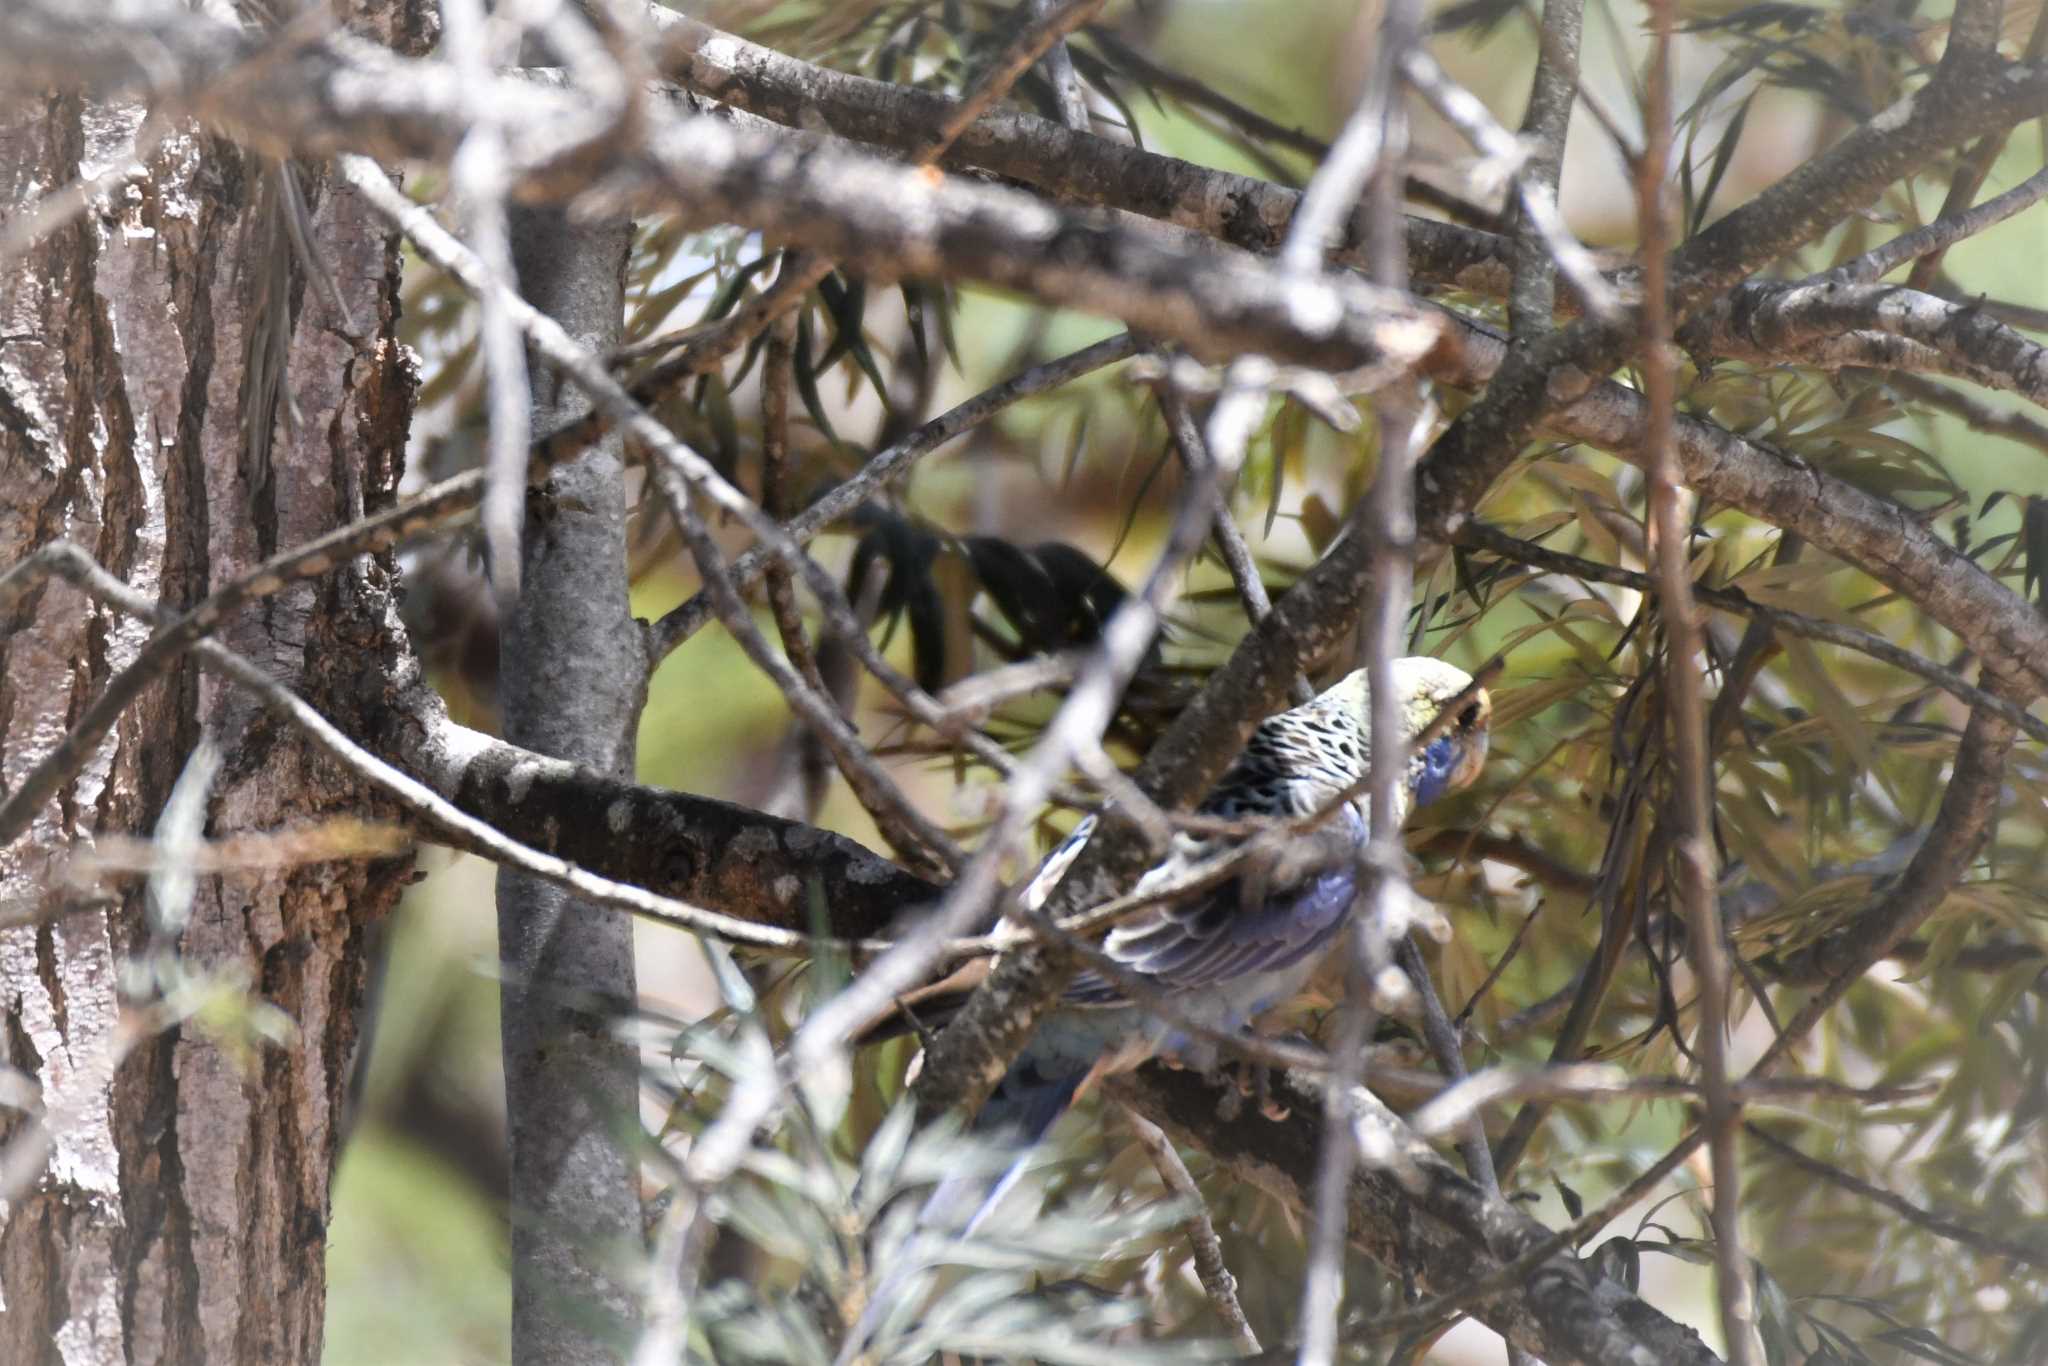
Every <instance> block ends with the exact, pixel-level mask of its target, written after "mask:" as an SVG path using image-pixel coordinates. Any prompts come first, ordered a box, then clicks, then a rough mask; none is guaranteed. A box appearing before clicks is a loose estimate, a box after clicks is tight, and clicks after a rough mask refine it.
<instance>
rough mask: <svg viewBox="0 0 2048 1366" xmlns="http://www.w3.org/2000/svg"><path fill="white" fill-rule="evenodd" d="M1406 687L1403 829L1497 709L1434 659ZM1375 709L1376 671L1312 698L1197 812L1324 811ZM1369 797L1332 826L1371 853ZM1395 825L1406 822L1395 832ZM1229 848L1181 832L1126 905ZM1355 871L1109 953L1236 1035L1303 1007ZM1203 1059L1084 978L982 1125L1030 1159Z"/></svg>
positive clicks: (1115, 946)
mask: <svg viewBox="0 0 2048 1366" xmlns="http://www.w3.org/2000/svg"><path fill="white" fill-rule="evenodd" d="M1392 672H1393V678H1394V682H1395V685H1396V686H1397V687H1398V688H1399V689H1400V699H1401V707H1400V715H1401V721H1402V732H1403V734H1402V739H1403V740H1404V742H1407V743H1408V744H1409V747H1410V748H1411V749H1412V750H1413V753H1411V755H1410V757H1409V762H1408V772H1407V774H1406V777H1405V781H1404V782H1403V783H1402V784H1401V786H1400V789H1399V796H1400V799H1401V801H1400V809H1399V810H1398V812H1397V813H1396V814H1397V817H1398V818H1399V821H1405V820H1406V818H1407V816H1408V814H1409V813H1410V812H1411V811H1412V810H1413V809H1414V808H1415V807H1418V806H1423V805H1426V804H1428V803H1429V802H1432V801H1435V800H1436V799H1437V798H1439V797H1441V796H1443V795H1444V794H1445V793H1448V792H1451V791H1454V790H1456V789H1458V788H1461V787H1464V786H1466V785H1467V784H1469V783H1471V782H1472V781H1473V780H1474V779H1475V778H1476V777H1477V776H1478V774H1479V771H1480V768H1481V766H1482V765H1483V764H1484V762H1485V759H1486V751H1487V743H1488V723H1489V721H1490V719H1491V716H1492V702H1491V700H1490V699H1489V698H1488V696H1487V693H1486V691H1485V689H1483V688H1475V687H1473V679H1472V677H1471V675H1469V674H1467V673H1466V672H1465V671H1464V670H1462V669H1460V668H1458V667H1456V666H1455V665H1452V664H1448V663H1445V662H1444V661H1442V660H1439V659H1433V658H1429V657H1426V656H1416V657H1410V658H1404V659H1396V660H1394V661H1393V668H1392ZM1454 702H1456V703H1459V706H1458V710H1457V713H1456V714H1455V715H1454V716H1451V717H1449V718H1447V721H1446V724H1444V725H1443V726H1441V727H1440V728H1439V729H1438V731H1437V733H1436V734H1435V735H1434V736H1433V737H1432V738H1431V739H1430V740H1429V741H1428V743H1426V744H1423V745H1421V746H1420V747H1416V746H1414V744H1413V742H1414V741H1415V739H1416V738H1417V737H1419V736H1420V735H1421V734H1422V733H1423V732H1424V731H1425V730H1427V729H1428V728H1429V727H1430V724H1431V723H1432V722H1433V721H1435V720H1436V719H1437V716H1438V713H1440V712H1441V711H1443V710H1444V708H1445V707H1447V706H1449V705H1451V704H1452V703H1454ZM1371 724H1372V699H1371V693H1370V691H1369V689H1368V686H1367V683H1366V672H1365V670H1363V669H1359V670H1357V671H1355V672H1353V673H1350V674H1348V675H1346V676H1345V677H1344V678H1343V679H1342V680H1340V681H1339V682H1337V683H1336V684H1335V685H1333V686H1332V687H1330V688H1329V689H1328V690H1327V691H1325V692H1323V693H1322V694H1320V695H1319V696H1317V697H1316V698H1314V699H1313V700H1311V701H1309V702H1305V703H1303V704H1302V705H1300V706H1297V707H1295V708H1293V709H1292V710H1290V711H1284V712H1280V713H1278V714H1277V715H1274V716H1271V717H1269V718H1267V719H1266V720H1265V721H1264V722H1262V723H1260V725H1259V726H1258V728H1257V729H1256V730H1254V731H1253V732H1252V735H1251V737H1250V739H1249V740H1248V741H1247V742H1246V744H1245V747H1244V750H1243V751H1242V752H1241V753H1240V754H1239V755H1238V756H1237V758H1236V759H1235V760H1233V761H1232V762H1231V764H1230V766H1229V768H1228V769H1226V770H1225V772H1224V774H1223V776H1222V778H1221V779H1219V780H1218V781H1217V783H1216V786H1215V787H1214V789H1212V790H1211V791H1210V793H1209V795H1208V796H1207V797H1206V798H1205V799H1204V800H1203V801H1202V802H1201V803H1200V805H1199V806H1197V807H1196V810H1197V812H1199V813H1200V814H1203V815H1207V816H1215V817H1220V818H1223V819H1225V820H1244V819H1247V818H1253V817H1269V818H1278V819H1282V820H1284V819H1290V818H1300V817H1306V816H1310V815H1313V814H1315V813H1317V812H1320V811H1324V810H1325V809H1326V808H1328V807H1329V806H1330V805H1331V804H1332V803H1333V802H1335V801H1336V800H1337V799H1338V798H1339V797H1340V796H1341V795H1343V794H1344V793H1345V792H1346V791H1348V790H1352V789H1354V788H1355V787H1356V785H1357V784H1359V783H1360V782H1361V781H1362V780H1363V779H1364V777H1365V775H1366V773H1367V771H1368V769H1369V768H1370V766H1371V762H1372V759H1371V755H1372V744H1371V736H1370V730H1371ZM1368 805H1369V803H1368V801H1367V800H1366V799H1365V798H1362V797H1361V798H1358V799H1356V800H1354V801H1351V802H1348V803H1346V805H1345V806H1344V808H1343V810H1341V811H1340V812H1338V813H1336V814H1335V815H1334V816H1333V817H1332V818H1331V820H1332V823H1333V824H1335V825H1336V826H1337V827H1338V830H1339V833H1340V838H1341V839H1342V840H1344V841H1345V842H1348V844H1349V845H1350V846H1351V847H1352V848H1354V849H1362V848H1363V847H1364V845H1365V842H1366V839H1367V837H1368V833H1369V829H1370V822H1369V820H1368V818H1367V816H1366V814H1365V812H1364V810H1363V808H1365V807H1367V806H1368ZM1099 822H1100V816H1099V815H1098V814H1091V815H1089V816H1087V817H1086V818H1084V819H1083V820H1082V821H1081V823H1080V824H1079V825H1078V826H1076V827H1075V829H1074V832H1073V833H1072V834H1071V835H1069V836H1068V837H1067V839H1066V840H1065V841H1064V842H1063V843H1061V844H1060V845H1059V846H1058V847H1057V848H1055V849H1054V850H1053V851H1052V852H1051V853H1050V854H1049V855H1047V856H1046V858H1045V860H1044V862H1043V863H1042V864H1041V865H1040V867H1039V869H1038V871H1037V873H1036V874H1035V875H1034V876H1033V878H1032V880H1031V881H1030V882H1029V883H1028V884H1027V885H1026V886H1025V888H1024V890H1023V891H1022V893H1021V894H1020V900H1021V902H1022V903H1023V905H1024V906H1025V907H1026V908H1027V909H1031V910H1037V909H1040V908H1042V907H1043V906H1044V904H1045V902H1046V900H1047V898H1048V897H1050V896H1051V894H1052V891H1053V889H1054V888H1055V887H1057V886H1058V885H1059V882H1060V879H1061V878H1062V877H1064V876H1065V875H1066V872H1067V870H1068V868H1070V867H1071V866H1072V864H1073V862H1074V860H1075V859H1076V858H1077V857H1079V855H1080V853H1081V850H1082V849H1083V848H1084V847H1085V846H1086V845H1087V843H1088V841H1089V839H1090V838H1091V837H1092V836H1093V834H1094V833H1095V831H1096V829H1097V828H1098V825H1099ZM1397 823H1399V822H1398V821H1397ZM1230 844H1231V840H1230V839H1229V838H1228V837H1221V836H1213V835H1199V834H1192V833H1188V832H1182V833H1180V834H1177V835H1175V836H1174V838H1173V841H1172V844H1171V847H1170V848H1169V850H1168V851H1167V853H1166V855H1165V856H1164V857H1163V858H1162V859H1161V860H1160V862H1159V863H1157V864H1155V865H1154V866H1153V867H1152V868H1151V869H1150V870H1148V871H1147V872H1146V873H1145V875H1144V876H1143V877H1142V878H1141V879H1140V880H1139V881H1138V883H1137V885H1136V887H1135V888H1134V889H1133V891H1132V899H1134V900H1139V899H1142V898H1143V897H1144V896H1146V895H1147V893H1148V892H1150V891H1152V890H1153V889H1159V888H1171V887H1174V886H1176V885H1178V884H1181V883H1186V882H1189V881H1192V880H1193V879H1192V878H1191V876H1190V870H1191V869H1194V868H1196V867H1198V866H1199V865H1201V864H1203V863H1205V862H1210V861H1213V860H1215V859H1218V858H1219V857H1222V856H1223V855H1225V854H1227V853H1228V851H1229V847H1230ZM1357 878H1358V872H1357V863H1356V860H1355V859H1351V858H1344V859H1338V860H1332V859H1330V858H1328V857H1324V858H1322V859H1321V860H1320V861H1319V863H1318V864H1317V866H1315V867H1314V868H1312V869H1310V870H1308V871H1306V872H1303V873H1298V874H1296V875H1294V876H1293V877H1292V878H1291V879H1289V878H1287V877H1284V876H1283V877H1278V878H1272V879H1268V880H1266V881H1265V882H1264V885H1262V886H1259V887H1256V888H1248V887H1247V886H1246V885H1245V880H1244V879H1245V875H1244V874H1234V875H1232V876H1231V877H1230V878H1228V879H1227V880H1225V881H1223V882H1221V883H1219V884H1218V885H1215V886H1212V887H1209V888H1207V889H1205V890H1202V891H1198V892H1191V893H1189V894H1188V895H1187V896H1186V897H1185V898H1176V899H1173V900H1167V901H1163V902H1161V903H1160V904H1158V905H1155V906H1152V907H1150V908H1148V909H1145V910H1143V911H1140V912H1137V913H1135V914H1133V915H1132V916H1130V917H1129V918H1127V919H1125V920H1124V921H1122V922H1121V923H1119V924H1118V925H1116V926H1115V928H1113V929H1112V930H1111V931H1110V932H1109V934H1108V936H1107V938H1106V939H1104V940H1103V942H1102V945H1101V948H1102V950H1103V952H1104V953H1105V954H1107V955H1108V957H1109V958H1110V959H1111V960H1112V961H1113V962H1115V963H1116V964H1117V965H1118V966H1120V967H1122V968H1123V969H1124V970H1125V971H1126V972H1128V973H1130V974H1132V975H1133V976H1135V977H1136V978H1137V979H1138V980H1140V981H1142V982H1144V983H1146V984H1148V985H1150V986H1152V987H1154V988H1156V989H1157V991H1158V992H1159V993H1161V994H1162V995H1163V996H1164V997H1165V998H1167V999H1169V1000H1171V1001H1172V1002H1173V1003H1174V1004H1175V1005H1176V1006H1177V1007H1179V1008H1180V1009H1181V1011H1182V1012H1183V1013H1185V1014H1186V1015H1188V1016H1189V1017H1190V1018H1192V1019H1195V1020H1198V1021H1199V1022H1201V1023H1202V1024H1204V1025H1207V1026H1210V1027H1211V1028H1213V1029H1216V1030H1219V1031H1222V1032H1226V1033H1234V1032H1237V1031H1240V1030H1242V1029H1243V1028H1245V1027H1246V1026H1247V1025H1249V1024H1250V1023H1251V1022H1252V1021H1253V1020H1254V1019H1255V1018H1256V1017H1257V1016H1259V1015H1261V1014H1263V1013H1265V1012H1266V1011H1268V1010H1270V1009H1272V1008H1273V1007H1275V1006H1278V1005H1280V1004H1282V1003H1284V1002H1286V1001H1287V1000H1289V999H1290V998H1292V997H1294V996H1296V995H1298V994H1299V993H1300V991H1301V990H1302V988H1303V987H1304V986H1305V985H1306V983H1307V981H1308V979H1309V977H1310V976H1311V974H1312V973H1313V972H1314V970H1315V968H1316V964H1317V961H1318V960H1319V959H1320V958H1321V957H1322V952H1323V950H1324V949H1326V948H1327V947H1328V946H1329V945H1330V943H1331V942H1332V940H1333V939H1334V938H1335V937H1336V935H1337V932H1338V931H1339V930H1340V929H1342V928H1343V926H1344V925H1345V923H1346V921H1347V920H1348V919H1349V917H1350V914H1351V909H1352V906H1353V904H1354V902H1355V901H1356V899H1357V897H1356V893H1357ZM967 994H968V992H967V990H963V989H961V988H960V987H958V986H954V987H951V988H949V989H948V991H947V992H946V993H944V994H943V995H933V996H930V997H927V998H926V999H924V1000H922V1001H914V1002H907V1003H906V1004H907V1005H909V1007H910V1009H911V1010H912V1012H913V1014H914V1015H916V1017H917V1018H919V1019H920V1020H923V1021H928V1022H936V1021H942V1020H944V1019H946V1018H949V1017H950V1015H951V1014H952V1013H954V1012H956V1011H957V1010H958V1009H959V1007H960V1006H961V1005H963V1004H964V1003H965V999H966V996H967ZM1210 1051H1212V1050H1209V1048H1208V1046H1207V1045H1203V1044H1200V1043H1198V1042H1196V1041H1191V1040H1188V1039H1185V1038H1183V1037H1181V1036H1180V1035H1179V1034H1178V1032H1177V1031H1176V1030H1174V1029H1173V1027H1172V1026H1171V1025H1169V1024H1168V1023H1166V1022H1165V1021H1163V1020H1161V1019H1159V1018H1158V1016H1157V1015H1156V1014H1154V1013H1153V1012H1149V1011H1147V1010H1145V1009H1144V1008H1143V1007H1142V1006H1141V1005H1138V1004H1135V1003H1133V1002H1131V1001H1129V1000H1127V999H1126V998H1125V996H1124V994H1123V992H1122V991H1121V990H1120V989H1119V988H1118V986H1117V985H1116V984H1115V983H1114V982H1112V981H1110V980H1109V979H1108V978H1107V977H1105V976H1104V975H1102V974H1100V973H1097V972H1094V971H1091V970H1086V969H1084V970H1082V971H1081V972H1079V973H1078V974H1076V976H1075V977H1074V979H1073V981H1072V982H1071V983H1070V984H1069V985H1068V986H1067V988H1066V991H1065V993H1064V995H1063V996H1062V998H1061V1002H1060V1005H1059V1006H1058V1007H1057V1008H1056V1009H1054V1010H1053V1011H1052V1012H1050V1013H1049V1014H1048V1015H1047V1017H1046V1018H1045V1019H1044V1020H1042V1021H1040V1023H1039V1026H1038V1030H1037V1032H1036V1033H1035V1034H1034V1035H1033V1037H1032V1039H1031V1041H1030V1042H1029V1043H1028V1044H1027V1045H1026V1046H1025V1049H1024V1051H1023V1052H1022V1054H1020V1055H1019V1057H1018V1058H1017V1060H1016V1062H1015V1063H1013V1064H1012V1065H1011V1067H1010V1069H1009V1071H1008V1072H1007V1073H1006V1074H1005V1075H1004V1077H1003V1078H1002V1080H1001V1081H1000V1082H998V1083H997V1085H996V1088H995V1090H994V1091H993V1092H992V1093H991V1095H990V1097H989V1100H988V1101H987V1103H986V1104H985V1105H984V1106H983V1107H982V1109H981V1111H980V1113H979V1114H978V1115H977V1117H976V1119H975V1122H974V1127H975V1128H976V1129H977V1130H983V1131H1003V1130H1007V1131H1010V1132H1011V1133H1012V1134H1013V1135H1014V1137H1015V1139H1016V1141H1017V1142H1018V1143H1019V1144H1020V1145H1022V1146H1023V1147H1024V1148H1025V1149H1027V1150H1028V1149H1029V1147H1030V1146H1031V1145H1034V1144H1036V1143H1037V1141H1038V1140H1039V1139H1040V1138H1042V1137H1043V1136H1044V1135H1045V1133H1046V1131H1047V1130H1049V1129H1050V1128H1051V1127H1052V1125H1053V1123H1054V1122H1055V1121H1056V1120H1057V1119H1058V1118H1059V1116H1060V1115H1061V1114H1062V1113H1064V1112H1065V1110H1066V1109H1067V1107H1068V1105H1069V1104H1071V1103H1072V1101H1073V1100H1074V1099H1075V1098H1076V1096H1077V1095H1078V1094H1080V1093H1081V1092H1082V1091H1083V1090H1084V1089H1085V1087H1086V1086H1087V1085H1088V1084H1089V1083H1090V1082H1091V1081H1092V1080H1093V1079H1095V1078H1097V1077H1100V1076H1103V1075H1107V1074H1112V1073H1115V1072H1120V1071H1127V1070H1130V1069H1132V1068H1135V1067H1137V1066H1139V1065H1140V1064H1142V1063H1143V1062H1145V1061H1147V1060H1148V1059H1150V1058H1152V1057H1155V1056H1160V1055H1162V1054H1163V1055H1165V1056H1168V1057H1173V1058H1176V1059H1178V1060H1181V1061H1185V1062H1191V1063H1195V1064H1196V1065H1207V1057H1208V1055H1209V1052H1210ZM1022 1170H1023V1163H1022V1162H1021V1161H1020V1162H1019V1163H1018V1164H1017V1165H1016V1166H1014V1167H1012V1168H1011V1170H1010V1172H1009V1173H1008V1174H1007V1175H1005V1177H1004V1178H1003V1179H1002V1180H1001V1181H999V1182H998V1183H997V1184H996V1186H995V1188H994V1189H992V1190H991V1191H990V1192H989V1193H988V1194H987V1196H986V1197H985V1198H984V1199H983V1200H982V1201H981V1204H980V1206H979V1208H978V1209H976V1211H975V1212H974V1213H973V1214H972V1215H971V1216H970V1217H969V1218H968V1220H967V1222H966V1224H965V1225H964V1226H963V1229H962V1232H963V1234H964V1233H967V1232H971V1231H972V1230H973V1228H974V1227H975V1226H976V1225H978V1224H979V1223H980V1222H981V1220H982V1219H983V1218H984V1217H986V1215H987V1214H988V1212H989V1211H990V1210H992V1209H993V1208H994V1207H995V1204H996V1203H997V1202H998V1201H1000V1200H1001V1199H1002V1197H1003V1196H1004V1194H1006V1193H1007V1191H1008V1190H1009V1188H1010V1186H1011V1185H1012V1184H1013V1183H1014V1181H1015V1180H1016V1178H1017V1176H1018V1175H1020V1174H1021V1172H1022Z"/></svg>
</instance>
